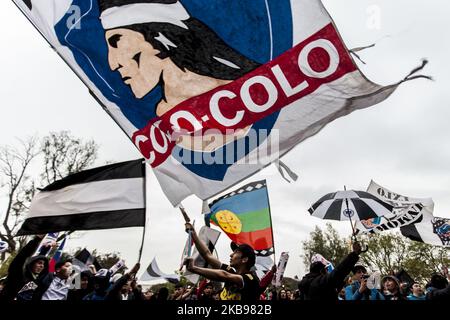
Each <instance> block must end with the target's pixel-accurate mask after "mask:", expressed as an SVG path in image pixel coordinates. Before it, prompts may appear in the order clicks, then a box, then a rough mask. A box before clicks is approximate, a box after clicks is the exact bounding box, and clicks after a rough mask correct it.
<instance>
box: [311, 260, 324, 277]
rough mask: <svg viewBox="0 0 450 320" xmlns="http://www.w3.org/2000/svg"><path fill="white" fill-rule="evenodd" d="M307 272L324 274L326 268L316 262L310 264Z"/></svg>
mask: <svg viewBox="0 0 450 320" xmlns="http://www.w3.org/2000/svg"><path fill="white" fill-rule="evenodd" d="M309 272H311V273H321V274H325V273H326V272H327V270H326V266H325V265H324V264H323V263H322V262H320V261H316V262H313V263H311V265H310V266H309Z"/></svg>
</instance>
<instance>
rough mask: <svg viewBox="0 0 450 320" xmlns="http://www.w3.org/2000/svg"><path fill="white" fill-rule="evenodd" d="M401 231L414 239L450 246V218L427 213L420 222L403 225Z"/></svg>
mask: <svg viewBox="0 0 450 320" xmlns="http://www.w3.org/2000/svg"><path fill="white" fill-rule="evenodd" d="M400 232H401V233H402V234H403V235H404V236H405V237H408V238H409V239H411V240H414V241H418V242H424V243H428V244H431V245H434V246H441V247H447V248H448V247H450V219H446V218H439V217H433V216H432V215H429V214H427V215H424V216H423V218H422V220H421V221H420V222H419V223H414V224H410V225H407V226H404V227H401V228H400Z"/></svg>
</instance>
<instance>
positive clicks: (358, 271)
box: [352, 264, 367, 281]
mask: <svg viewBox="0 0 450 320" xmlns="http://www.w3.org/2000/svg"><path fill="white" fill-rule="evenodd" d="M352 273H353V280H358V281H361V280H362V278H363V275H365V274H367V269H366V268H365V267H364V266H363V265H361V264H357V265H355V266H354V267H353V268H352Z"/></svg>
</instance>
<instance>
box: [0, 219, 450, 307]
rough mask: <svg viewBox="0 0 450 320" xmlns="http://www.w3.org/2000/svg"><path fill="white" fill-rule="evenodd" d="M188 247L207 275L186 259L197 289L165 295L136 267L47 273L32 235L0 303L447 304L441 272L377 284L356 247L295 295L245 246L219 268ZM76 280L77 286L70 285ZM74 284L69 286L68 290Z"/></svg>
mask: <svg viewBox="0 0 450 320" xmlns="http://www.w3.org/2000/svg"><path fill="white" fill-rule="evenodd" d="M186 230H187V231H188V232H191V235H192V239H193V242H194V244H195V246H196V248H197V250H198V252H199V253H200V255H201V256H202V257H203V258H204V260H205V261H206V263H207V264H208V265H209V268H204V267H199V266H196V265H194V261H193V260H192V259H191V258H188V259H186V260H185V265H186V268H187V270H189V271H190V272H192V273H195V274H198V275H200V276H201V277H202V278H201V279H202V280H201V281H199V282H198V283H197V284H190V285H187V284H186V285H182V284H181V283H178V284H177V285H175V287H174V289H173V290H171V291H173V292H170V291H169V289H168V287H167V286H163V287H160V288H159V289H158V290H153V289H152V288H150V289H148V290H143V288H142V286H141V285H140V284H138V282H137V280H136V274H137V272H138V271H139V268H140V265H139V264H136V265H135V266H134V267H133V268H132V269H131V270H130V271H129V272H127V273H125V274H120V273H116V274H114V275H112V274H110V273H109V272H108V271H107V270H96V268H95V267H94V266H93V265H90V266H88V269H87V270H83V271H82V272H80V273H75V272H74V271H73V265H72V262H73V261H72V260H71V259H70V258H67V257H66V258H63V259H61V260H59V261H58V262H57V263H56V264H55V265H54V267H53V269H54V272H49V260H48V258H47V256H45V255H36V256H34V255H33V254H34V253H35V252H36V249H37V248H38V246H39V244H40V243H41V240H42V236H36V237H35V238H34V239H33V240H31V241H30V242H29V243H28V244H27V245H26V246H25V247H24V248H22V249H21V250H20V251H19V253H18V254H17V255H16V257H15V258H14V259H13V261H12V262H11V264H10V266H9V269H8V275H7V277H6V278H5V279H3V280H1V281H0V301H12V300H20V301H31V300H68V301H82V300H109V301H120V300H141V301H142V300H148V301H167V300H181V301H190V300H196V301H201V302H212V301H216V300H240V301H242V302H255V301H259V300H277V301H294V300H316V301H337V300H413V301H416V300H440V301H450V285H449V280H450V276H449V274H448V269H447V268H444V271H443V272H442V273H441V274H438V273H436V274H433V275H431V277H430V280H429V282H428V283H427V285H426V286H425V287H423V285H422V284H421V283H419V282H414V281H412V282H411V283H404V282H401V281H399V279H398V278H397V277H396V276H395V275H394V274H389V275H386V276H384V277H381V274H380V273H379V272H378V273H377V272H375V273H372V274H369V273H368V271H367V268H366V266H364V265H361V264H358V261H359V260H360V255H361V254H363V253H364V252H363V251H362V248H361V245H360V244H359V243H358V242H354V243H353V244H352V251H351V252H350V253H349V254H348V255H347V256H346V257H345V258H344V259H343V261H341V263H339V264H338V265H337V266H336V267H335V268H334V269H333V270H331V271H330V270H329V269H327V266H326V265H325V264H323V263H322V262H321V261H315V262H313V263H312V264H311V265H310V269H309V273H307V274H306V275H305V276H304V277H303V278H302V279H301V280H300V281H299V282H298V288H296V289H295V290H289V289H288V288H286V287H284V286H282V287H281V288H276V287H274V286H273V285H272V280H273V278H274V276H275V274H276V267H275V266H274V267H273V268H272V269H271V270H269V271H268V272H267V273H266V274H264V276H263V277H261V279H259V278H258V276H257V275H256V273H255V271H254V268H253V267H254V265H255V260H256V256H255V252H254V250H253V248H252V247H251V246H249V245H247V244H241V245H237V244H235V243H231V249H232V253H231V254H230V262H229V264H225V263H222V262H220V261H219V260H218V259H217V258H216V257H215V256H214V255H213V254H211V252H210V251H209V249H208V248H207V246H206V245H205V244H204V243H203V242H202V241H201V240H200V239H199V237H198V235H197V233H196V232H195V229H194V228H193V226H192V225H191V224H189V223H187V224H186ZM75 277H78V278H77V279H78V280H79V281H75ZM74 282H78V285H77V286H75V287H73V283H74Z"/></svg>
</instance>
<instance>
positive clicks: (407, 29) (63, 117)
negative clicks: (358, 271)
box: [0, 0, 450, 277]
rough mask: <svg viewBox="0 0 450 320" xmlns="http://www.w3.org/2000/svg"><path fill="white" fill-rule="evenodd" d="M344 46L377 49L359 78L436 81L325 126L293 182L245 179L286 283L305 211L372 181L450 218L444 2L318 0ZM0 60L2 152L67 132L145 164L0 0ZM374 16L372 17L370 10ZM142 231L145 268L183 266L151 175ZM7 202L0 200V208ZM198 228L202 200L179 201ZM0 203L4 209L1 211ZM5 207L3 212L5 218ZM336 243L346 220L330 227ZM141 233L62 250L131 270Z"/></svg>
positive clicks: (223, 243)
mask: <svg viewBox="0 0 450 320" xmlns="http://www.w3.org/2000/svg"><path fill="white" fill-rule="evenodd" d="M324 3H325V5H326V7H327V9H328V10H329V12H330V14H331V16H332V17H333V19H334V20H335V22H336V24H337V27H338V29H339V31H340V32H341V35H342V37H343V39H344V42H345V43H346V44H347V46H348V47H349V48H353V47H360V46H365V45H369V44H372V43H376V47H375V48H372V49H368V50H366V51H364V52H361V53H360V55H361V57H362V58H363V60H364V61H365V62H366V63H367V64H366V65H362V64H360V68H361V70H362V71H363V73H364V74H365V75H366V76H367V77H368V78H369V79H371V80H373V81H374V82H377V83H379V84H383V85H388V84H392V83H395V82H397V81H399V80H400V79H402V78H403V77H405V76H406V75H407V74H408V73H409V72H410V71H411V70H412V69H413V68H414V67H416V66H418V65H420V62H421V58H428V59H429V61H430V63H429V65H428V66H427V68H426V69H425V70H424V71H423V73H425V74H429V75H432V76H433V77H434V78H435V81H434V82H431V81H426V80H416V81H412V82H408V83H405V84H404V85H402V86H401V87H400V88H399V89H398V91H397V92H395V93H394V94H393V96H392V97H390V98H389V99H388V100H386V101H385V102H383V103H381V104H379V105H376V106H373V107H371V108H368V109H365V110H362V111H357V112H355V113H352V114H351V115H349V116H346V117H344V118H340V119H338V120H336V121H334V122H332V123H330V124H329V125H328V126H327V127H326V128H325V129H324V130H322V131H321V132H320V133H319V134H318V135H316V136H314V137H312V138H310V139H308V140H307V141H305V142H303V143H302V144H301V145H299V146H298V147H297V148H295V149H294V150H293V151H292V152H291V153H290V154H288V155H287V156H286V157H285V158H284V159H283V160H284V161H285V162H286V163H287V164H288V165H289V166H290V167H291V168H292V169H293V170H294V171H295V172H297V173H298V174H299V176H300V179H299V181H297V182H296V183H293V184H288V183H286V182H285V181H284V180H283V179H282V178H281V177H280V176H279V175H278V174H277V173H276V170H274V168H273V167H269V168H268V169H266V170H264V171H262V172H261V173H260V174H258V175H257V176H254V177H252V178H251V179H249V180H248V181H247V182H249V181H253V180H256V179H261V178H267V180H268V187H269V195H270V202H271V211H272V218H273V228H274V234H275V244H276V250H277V259H278V257H279V254H280V253H281V251H288V252H289V253H290V257H291V258H290V261H289V263H288V266H287V270H286V275H287V276H291V277H293V276H294V275H298V276H302V275H303V274H304V268H303V265H302V262H301V258H300V255H301V253H302V252H301V241H302V240H305V239H307V238H308V235H309V233H310V232H311V231H312V230H313V229H314V227H315V226H316V225H319V226H324V223H323V221H321V220H318V219H316V218H313V217H310V216H309V214H308V213H307V209H308V208H309V206H310V205H311V204H312V203H313V202H315V201H316V200H318V199H319V198H320V197H321V196H322V195H324V194H326V193H329V192H333V191H336V190H338V189H342V188H343V185H346V186H347V187H348V188H350V189H357V190H365V189H366V188H367V185H368V184H369V182H370V180H371V179H374V180H375V181H376V182H378V183H379V184H381V185H383V186H385V187H387V188H389V189H391V190H393V191H395V192H398V193H401V194H404V195H409V196H413V197H432V198H433V199H434V201H435V212H434V214H435V215H436V216H441V217H447V218H450V196H449V194H450V175H449V173H450V148H449V147H448V145H449V141H450V127H449V125H448V121H449V119H450V105H449V104H450V90H449V88H450V81H449V79H448V76H449V73H450V63H449V62H448V61H447V59H448V58H449V57H450V40H449V37H448V35H447V34H446V33H447V30H448V26H447V21H448V14H449V12H450V3H449V2H448V1H445V0H430V1H420V0H396V1H389V0H384V1H381V0H371V1H367V0H346V1H339V0H327V1H324ZM0 12H1V19H0V30H2V31H1V35H2V36H1V39H2V45H1V50H0V61H1V63H2V68H1V71H2V72H1V73H2V77H1V80H0V83H1V86H0V99H1V100H0V101H1V102H0V103H1V118H0V119H1V123H0V145H16V144H17V141H16V140H15V138H16V137H18V138H25V137H26V136H30V135H34V134H39V135H41V136H43V135H46V134H48V133H49V132H51V131H60V130H70V131H71V132H72V134H73V135H74V136H77V137H81V138H83V139H94V140H95V141H96V142H97V143H98V144H100V146H101V149H100V159H99V161H98V162H97V164H102V163H103V162H104V161H107V160H112V161H123V160H130V159H135V158H138V157H140V155H139V153H138V151H137V150H136V149H135V148H134V146H133V144H132V143H131V142H130V141H129V140H128V138H127V137H126V136H125V134H123V133H122V131H121V130H120V129H119V127H118V126H117V125H116V124H115V123H114V121H112V120H111V119H110V118H109V116H108V115H107V114H106V113H105V112H104V111H103V110H102V108H101V107H100V106H99V105H98V104H97V103H96V102H95V101H94V99H92V98H91V96H90V95H89V93H88V91H87V89H86V87H85V86H84V85H83V84H82V83H81V81H80V80H79V79H78V78H77V77H76V76H75V75H74V74H73V73H72V72H71V71H70V70H69V69H68V67H67V66H66V65H65V64H64V62H63V61H62V60H61V59H60V58H59V57H58V56H57V55H56V54H55V53H54V52H53V51H52V50H51V49H50V48H49V46H48V45H47V43H46V42H45V41H44V39H42V38H41V36H40V35H39V34H38V33H37V31H36V30H35V29H34V28H33V27H32V25H31V24H30V23H29V22H28V21H27V20H26V19H25V17H24V16H22V14H21V13H20V12H19V10H18V9H17V8H16V7H15V6H14V4H13V3H12V2H11V1H0ZM377 12H378V13H379V17H378V18H379V19H377V16H374V14H375V15H376V13H377ZM148 179H149V181H148V184H147V185H148V188H149V194H148V228H147V235H146V242H145V250H144V259H143V264H148V263H149V262H150V261H151V260H152V259H153V257H155V256H156V257H157V261H158V263H159V265H160V268H161V269H162V270H163V271H165V272H167V273H172V272H173V271H174V270H175V269H177V268H178V267H179V264H180V258H181V252H182V249H183V246H184V243H185V240H186V234H185V233H184V226H183V219H182V217H181V215H180V214H179V212H178V210H176V209H174V208H172V207H171V205H170V203H169V201H168V200H167V199H166V198H165V197H164V195H163V193H162V191H161V189H160V187H159V185H158V183H157V181H156V179H155V178H154V176H153V174H152V175H151V176H150V177H149V178H148ZM2 204H3V203H2ZM184 205H185V207H186V208H187V210H188V211H189V213H190V214H191V217H192V218H193V219H196V220H197V223H196V225H197V226H201V225H202V217H201V215H200V208H201V201H200V200H198V199H197V198H195V197H191V198H189V199H188V200H186V201H185V202H184ZM4 207H5V206H4V205H3V206H2V207H1V208H4ZM1 214H2V213H1V211H0V215H1ZM333 226H335V227H336V228H338V230H339V232H340V233H341V234H342V235H349V234H350V227H349V225H348V223H344V222H342V223H339V222H335V223H333ZM141 236H142V228H131V229H118V230H108V231H92V232H86V233H83V234H82V235H81V236H80V237H77V239H74V240H72V241H70V242H68V247H69V248H76V247H85V246H87V247H88V248H89V249H94V248H97V249H98V250H99V251H100V252H111V251H119V252H120V253H121V255H122V256H123V257H124V258H125V259H126V261H127V263H128V265H132V264H133V263H134V262H135V261H136V259H137V255H138V249H139V244H140V238H141ZM228 246H229V240H228V239H227V238H226V236H225V235H222V236H221V239H220V240H219V245H218V252H219V256H220V258H221V259H222V260H223V261H228V254H229V253H230V250H229V247H228Z"/></svg>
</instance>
